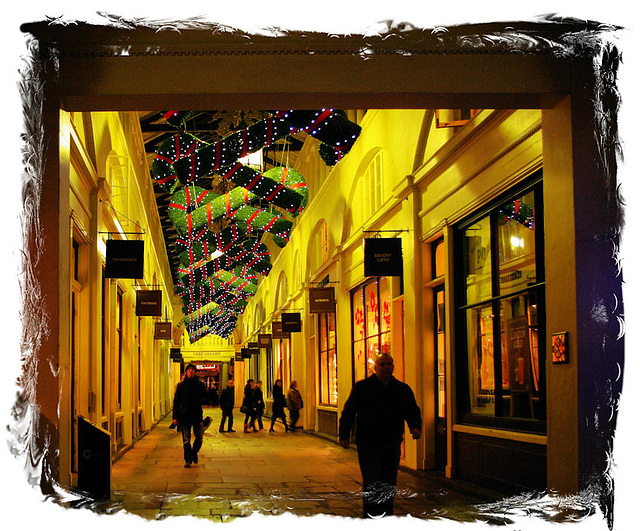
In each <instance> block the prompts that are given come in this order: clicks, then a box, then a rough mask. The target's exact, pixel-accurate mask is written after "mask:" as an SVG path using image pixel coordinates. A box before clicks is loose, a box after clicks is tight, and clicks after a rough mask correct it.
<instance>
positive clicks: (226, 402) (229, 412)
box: [220, 379, 236, 433]
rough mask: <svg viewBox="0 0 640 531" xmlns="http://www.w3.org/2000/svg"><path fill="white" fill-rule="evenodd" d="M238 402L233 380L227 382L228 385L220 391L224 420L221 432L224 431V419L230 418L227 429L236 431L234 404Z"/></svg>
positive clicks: (231, 431)
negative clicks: (234, 425)
mask: <svg viewBox="0 0 640 531" xmlns="http://www.w3.org/2000/svg"><path fill="white" fill-rule="evenodd" d="M235 404H236V393H235V389H234V387H233V380H232V379H231V380H229V381H228V382H227V387H225V388H224V389H223V390H222V393H220V409H221V410H222V420H221V421H220V433H224V421H225V420H227V419H229V420H228V428H227V431H228V432H229V433H234V432H235V431H236V430H234V429H233V406H235Z"/></svg>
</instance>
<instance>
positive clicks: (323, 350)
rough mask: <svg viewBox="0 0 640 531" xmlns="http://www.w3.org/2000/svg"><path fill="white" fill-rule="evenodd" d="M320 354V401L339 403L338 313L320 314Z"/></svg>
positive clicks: (322, 402)
mask: <svg viewBox="0 0 640 531" xmlns="http://www.w3.org/2000/svg"><path fill="white" fill-rule="evenodd" d="M318 345H319V348H318V351H319V354H320V359H319V364H320V403H321V404H323V405H328V406H337V405H338V356H337V353H336V314H335V313H320V314H318Z"/></svg>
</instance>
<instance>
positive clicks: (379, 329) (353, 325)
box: [350, 277, 393, 383]
mask: <svg viewBox="0 0 640 531" xmlns="http://www.w3.org/2000/svg"><path fill="white" fill-rule="evenodd" d="M383 281H384V282H387V283H388V293H389V304H390V308H389V311H391V305H392V303H393V299H392V297H391V290H392V285H391V280H390V277H370V278H368V279H367V281H366V282H364V283H362V284H360V285H359V286H358V287H356V288H354V289H352V290H351V293H350V295H351V369H352V371H351V379H352V383H355V382H356V381H357V380H358V379H359V378H358V377H357V372H356V368H357V365H356V355H355V345H356V342H358V341H363V342H364V345H365V356H364V358H365V359H364V363H365V366H364V378H367V377H368V376H369V371H368V368H367V359H368V357H367V353H366V345H367V344H368V342H369V340H371V339H372V338H377V341H378V351H379V352H381V345H382V336H383V335H387V337H388V341H387V344H388V345H390V344H391V333H392V327H391V326H389V327H388V329H386V330H383V328H382V319H383V311H382V310H383V308H382V307H381V302H382V300H381V298H380V284H381V282H383ZM374 283H375V284H376V294H377V300H378V311H377V315H378V322H377V332H376V333H375V334H370V335H369V334H368V332H367V331H368V325H369V323H368V321H367V319H368V318H367V314H368V312H367V302H366V297H365V295H364V294H365V293H366V289H367V287H368V286H370V285H371V284H374ZM358 294H362V298H363V327H364V330H365V335H364V337H363V338H362V339H360V338H358V339H356V337H355V332H356V323H355V319H354V298H355V297H356V296H357V295H358Z"/></svg>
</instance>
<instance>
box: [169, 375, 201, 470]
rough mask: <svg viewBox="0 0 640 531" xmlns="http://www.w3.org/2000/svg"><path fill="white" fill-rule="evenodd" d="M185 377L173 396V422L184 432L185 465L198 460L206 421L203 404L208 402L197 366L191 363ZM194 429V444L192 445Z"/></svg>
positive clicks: (188, 465) (187, 465)
mask: <svg viewBox="0 0 640 531" xmlns="http://www.w3.org/2000/svg"><path fill="white" fill-rule="evenodd" d="M184 374H185V377H184V380H182V381H181V382H180V383H179V384H178V386H177V387H176V393H175V395H174V397H173V424H175V425H176V426H177V427H178V429H179V430H180V431H181V432H182V447H183V450H184V466H185V467H187V468H189V467H190V466H191V463H197V462H198V451H199V450H200V448H201V447H202V434H203V433H204V422H203V420H204V419H203V418H202V405H203V404H206V402H207V388H206V387H205V385H204V383H202V382H201V381H200V379H199V378H198V376H197V374H196V366H195V365H193V364H192V363H190V364H189V365H187V367H186V368H185V371H184ZM191 430H193V446H191Z"/></svg>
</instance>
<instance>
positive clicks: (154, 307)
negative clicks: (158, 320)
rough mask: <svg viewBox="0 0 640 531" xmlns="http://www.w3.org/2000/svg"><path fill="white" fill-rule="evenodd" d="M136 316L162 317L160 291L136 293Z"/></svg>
mask: <svg viewBox="0 0 640 531" xmlns="http://www.w3.org/2000/svg"><path fill="white" fill-rule="evenodd" d="M136 315H138V316H153V317H160V316H161V315H162V290H159V289H148V290H138V291H136Z"/></svg>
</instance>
